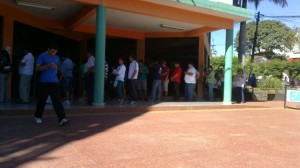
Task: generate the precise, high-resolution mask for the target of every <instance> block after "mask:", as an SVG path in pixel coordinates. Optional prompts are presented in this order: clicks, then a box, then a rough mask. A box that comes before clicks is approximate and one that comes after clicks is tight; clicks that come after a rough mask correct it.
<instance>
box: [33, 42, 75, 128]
mask: <svg viewBox="0 0 300 168" xmlns="http://www.w3.org/2000/svg"><path fill="white" fill-rule="evenodd" d="M57 49H58V47H57V45H56V44H50V46H49V48H48V51H46V52H44V53H42V54H40V55H39V57H38V58H37V60H36V66H35V69H36V71H38V72H40V83H39V85H40V86H39V93H38V100H37V105H36V111H35V114H34V117H35V118H34V120H35V123H36V124H42V116H43V112H44V108H45V104H46V100H47V97H48V96H49V94H50V97H51V101H52V105H53V108H54V110H55V112H56V115H57V117H58V123H59V126H63V125H65V124H67V123H68V122H69V121H70V120H69V119H66V115H65V111H64V107H63V105H62V103H61V92H60V89H61V88H60V83H59V80H58V77H57V65H58V63H59V57H58V56H57V55H56V53H57Z"/></svg>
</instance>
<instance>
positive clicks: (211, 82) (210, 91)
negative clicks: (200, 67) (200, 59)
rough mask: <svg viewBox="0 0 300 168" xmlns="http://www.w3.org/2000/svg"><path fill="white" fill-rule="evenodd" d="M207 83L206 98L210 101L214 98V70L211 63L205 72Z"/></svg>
mask: <svg viewBox="0 0 300 168" xmlns="http://www.w3.org/2000/svg"><path fill="white" fill-rule="evenodd" d="M206 79H207V84H208V98H209V100H210V101H213V100H214V85H215V71H214V69H213V67H212V66H211V65H209V66H208V73H207V74H206Z"/></svg>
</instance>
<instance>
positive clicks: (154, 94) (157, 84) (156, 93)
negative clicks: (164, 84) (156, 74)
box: [151, 80, 161, 101]
mask: <svg viewBox="0 0 300 168" xmlns="http://www.w3.org/2000/svg"><path fill="white" fill-rule="evenodd" d="M160 97H161V80H153V83H152V90H151V100H153V101H156V100H157V101H160Z"/></svg>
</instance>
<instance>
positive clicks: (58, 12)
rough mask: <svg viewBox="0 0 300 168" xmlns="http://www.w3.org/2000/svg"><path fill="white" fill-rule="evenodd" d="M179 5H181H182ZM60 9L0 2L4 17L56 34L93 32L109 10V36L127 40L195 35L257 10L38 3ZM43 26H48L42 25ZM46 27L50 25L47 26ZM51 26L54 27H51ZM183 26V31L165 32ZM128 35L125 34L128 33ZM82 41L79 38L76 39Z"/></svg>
mask: <svg viewBox="0 0 300 168" xmlns="http://www.w3.org/2000/svg"><path fill="white" fill-rule="evenodd" d="M178 1H179V2H178ZM34 2H37V3H47V4H49V5H53V6H56V8H55V10H51V11H45V10H41V9H36V8H32V7H24V6H19V5H17V4H16V3H15V1H14V0H11V1H3V2H0V15H4V16H7V15H11V16H10V17H14V19H15V20H17V21H19V22H23V23H25V24H29V25H32V26H35V27H39V28H42V29H46V30H47V29H48V30H50V31H52V32H55V31H57V32H60V33H62V34H63V32H68V34H70V36H72V35H73V34H72V33H70V32H74V33H75V32H80V33H88V34H94V33H95V30H96V11H97V6H98V5H104V6H106V9H107V10H106V11H107V12H106V13H107V14H106V17H107V18H106V20H107V24H106V26H107V34H108V35H110V36H119V37H126V38H136V39H143V38H146V37H195V36H198V35H199V34H203V33H206V32H211V31H215V30H219V29H231V28H233V25H234V23H235V22H241V21H245V20H248V19H251V18H253V12H252V11H250V10H247V9H243V8H239V7H235V6H232V5H229V4H225V3H220V2H213V1H208V0H201V1H200V0H199V1H197V0H194V2H195V4H196V5H195V4H194V3H192V1H191V0H64V1H63V0H51V1H44V0H34ZM43 23H44V24H43ZM45 23H46V24H45ZM50 23H51V24H50ZM162 24H165V25H169V27H170V26H171V27H172V26H173V27H181V28H184V29H182V30H179V29H172V28H169V29H167V28H166V27H163V26H161V25H162ZM124 32H125V33H124ZM78 38H81V36H80V37H78Z"/></svg>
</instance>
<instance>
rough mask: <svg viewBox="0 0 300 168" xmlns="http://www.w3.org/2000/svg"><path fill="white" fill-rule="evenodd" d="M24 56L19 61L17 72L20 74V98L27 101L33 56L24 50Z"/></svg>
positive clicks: (24, 101) (32, 68) (23, 101)
mask: <svg viewBox="0 0 300 168" xmlns="http://www.w3.org/2000/svg"><path fill="white" fill-rule="evenodd" d="M24 53H25V56H24V57H23V58H22V60H21V61H20V65H19V74H20V85H19V92H20V99H21V102H22V103H28V102H29V96H30V86H31V78H32V76H33V70H34V56H33V55H32V53H31V52H29V51H27V50H25V51H24Z"/></svg>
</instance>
